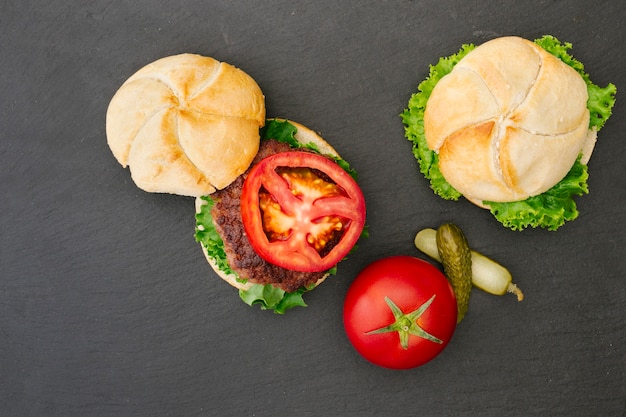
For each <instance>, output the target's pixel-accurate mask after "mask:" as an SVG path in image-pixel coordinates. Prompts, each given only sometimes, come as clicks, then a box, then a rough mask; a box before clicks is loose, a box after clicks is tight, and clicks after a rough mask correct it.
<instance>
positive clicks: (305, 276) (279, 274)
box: [211, 140, 326, 292]
mask: <svg viewBox="0 0 626 417" xmlns="http://www.w3.org/2000/svg"><path fill="white" fill-rule="evenodd" d="M293 150H299V151H302V152H308V151H306V150H303V149H293V148H291V147H290V146H289V145H288V144H286V143H283V142H278V141H276V140H265V141H262V142H261V145H260V148H259V152H258V153H257V155H256V157H255V158H254V160H253V161H252V164H251V165H250V167H253V166H254V165H256V164H257V163H258V162H259V161H261V159H263V158H266V157H268V156H270V155H273V154H276V153H280V152H286V151H293ZM247 174H248V171H246V173H244V174H243V175H241V176H239V177H238V178H237V179H236V180H235V181H233V182H232V183H231V184H230V185H229V186H228V187H226V188H224V189H222V190H219V191H216V192H215V193H213V194H211V198H212V199H213V200H214V201H215V204H214V205H213V208H212V210H211V215H212V216H213V221H214V223H215V228H216V230H217V232H218V233H219V234H220V236H221V238H222V240H223V241H224V251H225V252H226V258H227V260H228V263H229V264H230V267H231V269H232V270H233V271H235V272H236V273H237V274H238V275H239V277H241V278H242V279H248V280H249V281H250V282H253V283H255V284H273V285H275V286H276V287H279V288H281V289H283V290H285V291H287V292H294V291H296V290H298V289H299V288H301V287H303V286H307V285H311V284H314V283H316V282H317V281H318V280H319V279H321V278H322V277H323V276H324V275H325V274H326V273H325V272H315V273H311V272H300V271H292V270H288V269H284V268H281V267H279V266H276V265H273V264H271V263H269V262H267V261H265V260H264V259H263V258H261V257H260V256H259V255H258V254H257V253H256V252H255V251H254V249H253V248H252V246H251V245H250V242H249V241H248V239H247V237H246V234H245V231H244V227H243V222H242V220H241V208H240V197H241V189H242V187H243V183H244V181H245V177H246V176H247Z"/></svg>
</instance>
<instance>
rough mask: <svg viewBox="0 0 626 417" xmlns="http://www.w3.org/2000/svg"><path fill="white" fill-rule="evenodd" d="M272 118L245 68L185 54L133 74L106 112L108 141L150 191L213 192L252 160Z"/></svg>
mask: <svg viewBox="0 0 626 417" xmlns="http://www.w3.org/2000/svg"><path fill="white" fill-rule="evenodd" d="M264 123H265V98H264V96H263V93H262V92H261V89H260V88H259V86H258V85H257V83H256V82H255V81H254V80H253V79H252V78H251V77H250V76H249V75H248V74H246V73H245V72H243V71H242V70H240V69H238V68H235V67H233V66H232V65H229V64H227V63H223V62H219V61H216V60H215V59H213V58H209V57H203V56H200V55H194V54H180V55H174V56H169V57H166V58H162V59H159V60H157V61H155V62H153V63H151V64H149V65H147V66H145V67H143V68H141V69H140V70H139V71H137V72H136V73H135V74H133V75H132V76H131V77H130V78H129V79H128V80H127V81H126V82H124V84H123V85H122V86H121V87H120V89H119V90H118V91H117V92H116V93H115V95H114V96H113V98H112V99H111V103H110V104H109V108H108V110H107V115H106V133H107V140H108V144H109V147H110V148H111V151H112V152H113V155H114V156H115V158H116V159H117V160H118V162H119V163H120V164H122V166H124V167H126V166H130V171H131V176H132V178H133V180H134V181H135V183H136V184H137V186H138V187H139V188H142V189H143V190H145V191H149V192H163V193H172V194H180V195H187V196H200V195H207V194H210V193H212V192H214V191H215V190H216V189H221V188H224V187H225V186H227V185H228V184H230V183H231V182H232V181H233V180H234V179H235V178H237V177H238V176H239V175H241V174H242V173H243V172H244V171H245V170H246V169H247V168H248V166H249V165H250V163H251V162H252V159H253V158H254V156H255V155H256V153H257V151H258V149H259V140H260V138H259V128H260V127H262V126H263V125H264Z"/></svg>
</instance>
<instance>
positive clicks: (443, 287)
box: [343, 256, 457, 369]
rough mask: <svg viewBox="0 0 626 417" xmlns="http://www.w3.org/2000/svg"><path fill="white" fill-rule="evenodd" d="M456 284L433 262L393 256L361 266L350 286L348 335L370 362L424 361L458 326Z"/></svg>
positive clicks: (400, 364) (395, 365)
mask: <svg viewBox="0 0 626 417" xmlns="http://www.w3.org/2000/svg"><path fill="white" fill-rule="evenodd" d="M456 317H457V307H456V299H455V297H454V292H453V291H452V287H451V286H450V284H449V283H448V280H447V279H446V277H445V276H444V275H443V273H442V272H441V271H440V270H439V269H437V268H436V267H435V266H434V265H432V264H430V263H428V262H426V261H423V260H421V259H418V258H414V257H411V256H392V257H388V258H383V259H380V260H378V261H374V262H372V263H371V264H369V265H368V266H367V267H365V269H363V270H362V271H361V272H360V273H359V275H358V276H357V277H356V278H355V280H354V282H353V283H352V285H351V286H350V288H349V289H348V293H347V295H346V298H345V302H344V308H343V321H344V327H345V330H346V334H347V336H348V339H349V340H350V342H351V343H352V345H354V347H355V349H356V350H357V352H359V353H360V354H361V355H362V356H363V357H364V358H365V359H367V360H368V361H370V362H372V363H374V364H376V365H379V366H382V367H385V368H391V369H409V368H414V367H417V366H420V365H423V364H425V363H426V362H428V361H430V360H431V359H433V358H434V357H435V356H437V355H438V354H439V353H441V351H442V350H443V349H444V348H445V347H446V345H447V344H448V342H449V341H450V339H451V338H452V334H453V333H454V329H455V328H456Z"/></svg>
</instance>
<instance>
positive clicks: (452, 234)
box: [436, 223, 472, 323]
mask: <svg viewBox="0 0 626 417" xmlns="http://www.w3.org/2000/svg"><path fill="white" fill-rule="evenodd" d="M436 239H437V250H438V251H439V256H440V258H441V263H442V264H443V270H444V273H445V275H446V277H448V280H449V281H450V285H451V286H452V290H453V291H454V295H455V297H456V304H457V323H460V322H461V320H463V317H465V313H467V310H468V308H469V300H470V294H471V292H472V255H471V252H470V248H469V245H468V244H467V239H466V238H465V235H464V234H463V232H462V231H461V229H460V228H459V227H458V226H456V225H454V224H452V223H445V224H442V225H441V226H439V228H438V229H437V236H436Z"/></svg>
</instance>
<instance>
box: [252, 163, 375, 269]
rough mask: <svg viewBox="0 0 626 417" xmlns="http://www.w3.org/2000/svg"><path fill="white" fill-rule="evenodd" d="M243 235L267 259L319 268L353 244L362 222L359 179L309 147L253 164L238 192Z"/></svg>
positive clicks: (336, 259) (338, 258) (334, 261)
mask: <svg viewBox="0 0 626 417" xmlns="http://www.w3.org/2000/svg"><path fill="white" fill-rule="evenodd" d="M241 216H242V220H243V225H244V229H245V231H246V234H247V235H248V240H249V241H250V244H251V245H252V247H253V248H254V250H255V251H256V252H257V253H258V254H259V255H260V256H261V257H262V258H263V259H265V260H266V261H268V262H270V263H272V264H274V265H278V266H280V267H282V268H285V269H291V270H295V271H303V272H319V271H325V270H328V269H330V268H332V267H334V266H335V265H336V264H337V263H339V261H341V260H342V259H343V258H344V257H345V256H346V255H347V254H348V252H350V250H351V249H352V248H353V247H354V245H355V244H356V242H357V240H358V239H359V237H360V235H361V231H362V230H363V226H364V224H365V199H364V198H363V194H362V192H361V189H360V188H359V186H358V184H357V183H356V181H354V179H353V178H352V177H351V176H350V175H349V174H348V173H347V172H346V171H344V170H343V169H342V168H341V167H340V166H339V165H337V164H336V163H335V162H334V161H333V160H331V159H329V158H327V157H325V156H322V155H319V154H316V153H312V152H301V151H292V152H281V153H278V154H274V155H271V156H268V157H267V158H264V159H262V160H261V161H260V162H259V163H258V164H257V165H255V166H254V167H253V168H252V169H251V170H250V172H249V173H248V176H247V177H246V180H245V182H244V185H243V189H242V192H241Z"/></svg>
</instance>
